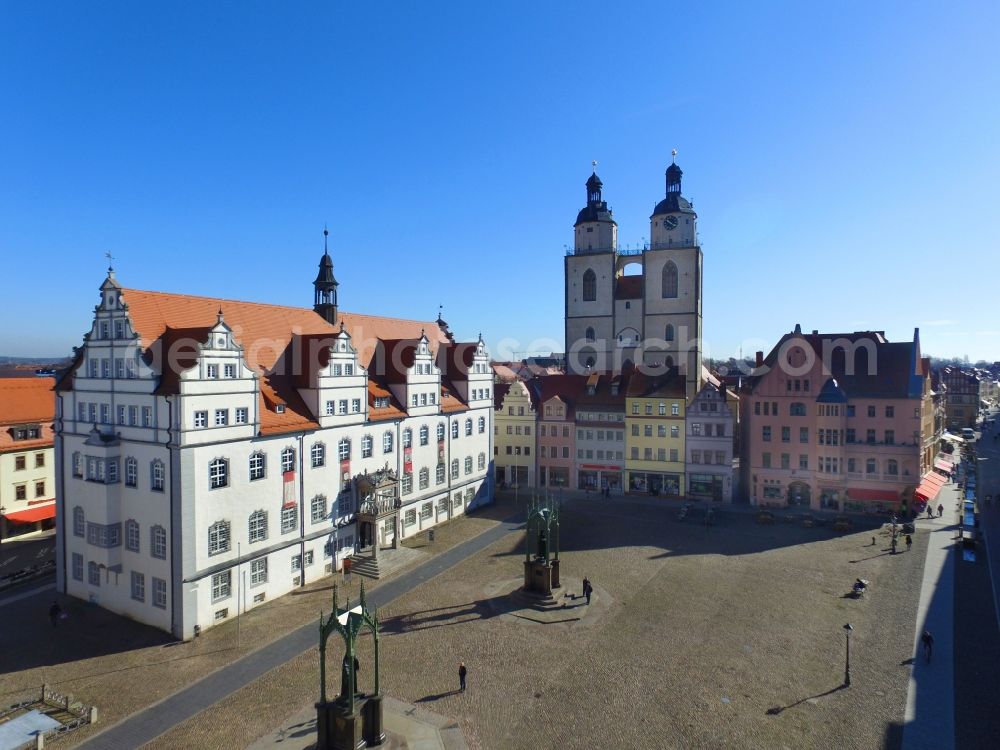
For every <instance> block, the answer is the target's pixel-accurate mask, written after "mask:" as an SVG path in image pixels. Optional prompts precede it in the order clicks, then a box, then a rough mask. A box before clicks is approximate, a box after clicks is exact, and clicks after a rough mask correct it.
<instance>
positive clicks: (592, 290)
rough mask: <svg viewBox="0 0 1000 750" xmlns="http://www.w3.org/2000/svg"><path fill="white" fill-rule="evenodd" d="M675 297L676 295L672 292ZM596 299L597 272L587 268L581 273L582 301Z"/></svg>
mask: <svg viewBox="0 0 1000 750" xmlns="http://www.w3.org/2000/svg"><path fill="white" fill-rule="evenodd" d="M675 288H676V282H675ZM674 296H675V297H676V296H677V295H676V294H674ZM596 299H597V274H596V273H594V272H593V270H591V269H589V268H588V269H587V270H586V271H585V272H584V274H583V301H584V302H593V301H594V300H596Z"/></svg>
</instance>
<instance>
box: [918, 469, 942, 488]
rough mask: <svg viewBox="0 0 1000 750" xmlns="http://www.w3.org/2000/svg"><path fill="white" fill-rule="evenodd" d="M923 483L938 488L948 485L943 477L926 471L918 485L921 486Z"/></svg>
mask: <svg viewBox="0 0 1000 750" xmlns="http://www.w3.org/2000/svg"><path fill="white" fill-rule="evenodd" d="M924 482H929V483H930V484H936V485H937V486H938V487H939V488H940V487H944V486H945V485H946V484H948V478H947V477H943V476H941V475H940V474H938V473H936V472H933V471H928V472H927V473H926V474H924V475H923V477H921V478H920V483H921V484H923V483H924Z"/></svg>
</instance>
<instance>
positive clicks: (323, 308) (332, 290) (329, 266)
mask: <svg viewBox="0 0 1000 750" xmlns="http://www.w3.org/2000/svg"><path fill="white" fill-rule="evenodd" d="M329 236H330V230H329V229H327V227H326V224H324V225H323V257H322V258H320V259H319V273H318V274H316V280H315V281H314V282H313V288H314V290H315V291H314V296H313V310H314V311H315V312H316V313H317V314H318V315H320V316H322V317H323V319H324V320H326V322H327V323H330V324H331V325H336V323H337V286H338V284H337V279H336V278H334V276H333V259H332V258H331V257H330V250H329V245H328V238H329Z"/></svg>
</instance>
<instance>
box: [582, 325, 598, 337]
mask: <svg viewBox="0 0 1000 750" xmlns="http://www.w3.org/2000/svg"><path fill="white" fill-rule="evenodd" d="M584 337H585V338H586V339H587V341H594V340H596V338H597V336H596V334H595V333H594V329H593V328H591V327H590V326H587V332H586V333H585V334H584Z"/></svg>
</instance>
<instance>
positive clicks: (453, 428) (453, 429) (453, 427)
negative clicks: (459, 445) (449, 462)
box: [451, 420, 458, 440]
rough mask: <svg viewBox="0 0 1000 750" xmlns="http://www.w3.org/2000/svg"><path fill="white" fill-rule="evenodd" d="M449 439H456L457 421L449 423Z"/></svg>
mask: <svg viewBox="0 0 1000 750" xmlns="http://www.w3.org/2000/svg"><path fill="white" fill-rule="evenodd" d="M451 439H452V440H457V439H458V421H457V420H456V421H455V422H452V423H451Z"/></svg>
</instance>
